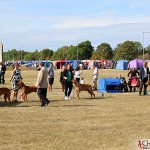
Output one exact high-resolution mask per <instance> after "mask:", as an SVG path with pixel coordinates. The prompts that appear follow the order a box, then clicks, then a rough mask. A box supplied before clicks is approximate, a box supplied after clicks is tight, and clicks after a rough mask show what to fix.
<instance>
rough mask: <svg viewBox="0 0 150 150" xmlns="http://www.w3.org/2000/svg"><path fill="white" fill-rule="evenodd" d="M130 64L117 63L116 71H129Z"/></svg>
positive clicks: (124, 61)
mask: <svg viewBox="0 0 150 150" xmlns="http://www.w3.org/2000/svg"><path fill="white" fill-rule="evenodd" d="M128 64H129V62H128V61H127V60H119V61H117V65H116V69H117V70H127V69H128Z"/></svg>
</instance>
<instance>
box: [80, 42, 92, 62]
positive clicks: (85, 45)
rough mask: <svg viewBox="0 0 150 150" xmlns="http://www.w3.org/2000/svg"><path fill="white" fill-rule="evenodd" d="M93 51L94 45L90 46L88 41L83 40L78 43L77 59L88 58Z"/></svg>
mask: <svg viewBox="0 0 150 150" xmlns="http://www.w3.org/2000/svg"><path fill="white" fill-rule="evenodd" d="M93 52H94V47H93V46H92V44H91V42H90V41H85V42H82V43H79V44H78V59H79V60H84V59H90V58H91V57H92V54H93Z"/></svg>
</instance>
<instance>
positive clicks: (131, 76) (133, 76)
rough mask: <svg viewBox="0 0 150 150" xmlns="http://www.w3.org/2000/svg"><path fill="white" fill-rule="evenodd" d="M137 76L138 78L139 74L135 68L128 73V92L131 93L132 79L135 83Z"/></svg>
mask: <svg viewBox="0 0 150 150" xmlns="http://www.w3.org/2000/svg"><path fill="white" fill-rule="evenodd" d="M138 76H139V72H138V71H137V70H136V69H135V68H132V70H130V71H129V73H128V77H129V81H128V85H129V89H130V92H132V86H131V82H132V79H136V81H138ZM135 90H136V88H135V87H134V91H135Z"/></svg>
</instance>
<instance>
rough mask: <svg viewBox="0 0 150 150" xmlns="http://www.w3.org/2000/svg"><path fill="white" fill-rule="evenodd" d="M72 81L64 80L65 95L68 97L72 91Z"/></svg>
mask: <svg viewBox="0 0 150 150" xmlns="http://www.w3.org/2000/svg"><path fill="white" fill-rule="evenodd" d="M72 86H73V85H72V81H66V82H65V96H66V97H69V96H70V94H71V91H72Z"/></svg>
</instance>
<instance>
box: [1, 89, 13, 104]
mask: <svg viewBox="0 0 150 150" xmlns="http://www.w3.org/2000/svg"><path fill="white" fill-rule="evenodd" d="M10 94H11V92H10V89H8V88H5V87H3V88H0V96H1V95H4V100H5V103H6V104H7V100H8V101H9V103H10Z"/></svg>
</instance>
